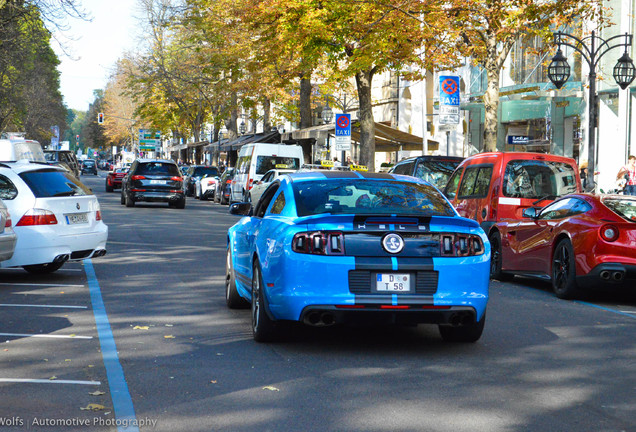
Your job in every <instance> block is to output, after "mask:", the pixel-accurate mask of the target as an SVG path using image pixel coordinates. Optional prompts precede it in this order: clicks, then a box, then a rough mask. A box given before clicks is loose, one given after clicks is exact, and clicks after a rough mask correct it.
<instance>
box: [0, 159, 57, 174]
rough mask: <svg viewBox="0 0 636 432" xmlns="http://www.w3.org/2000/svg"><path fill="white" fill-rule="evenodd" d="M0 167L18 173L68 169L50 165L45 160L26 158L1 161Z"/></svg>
mask: <svg viewBox="0 0 636 432" xmlns="http://www.w3.org/2000/svg"><path fill="white" fill-rule="evenodd" d="M0 168H6V169H10V170H11V171H14V172H16V173H18V174H20V173H23V172H28V171H37V170H41V169H47V170H50V169H53V170H56V171H63V172H65V171H66V170H65V169H64V168H60V167H58V166H56V165H49V164H47V163H45V162H31V161H28V160H26V159H23V160H20V161H17V162H0Z"/></svg>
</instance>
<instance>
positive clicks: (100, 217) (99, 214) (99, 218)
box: [95, 210, 102, 221]
mask: <svg viewBox="0 0 636 432" xmlns="http://www.w3.org/2000/svg"><path fill="white" fill-rule="evenodd" d="M95 220H96V221H100V220H102V212H101V210H97V212H96V213H95Z"/></svg>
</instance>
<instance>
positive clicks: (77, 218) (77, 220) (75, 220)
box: [66, 213, 88, 225]
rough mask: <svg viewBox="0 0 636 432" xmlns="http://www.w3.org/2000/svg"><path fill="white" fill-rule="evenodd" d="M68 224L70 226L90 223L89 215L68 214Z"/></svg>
mask: <svg viewBox="0 0 636 432" xmlns="http://www.w3.org/2000/svg"><path fill="white" fill-rule="evenodd" d="M66 222H67V223H68V224H69V225H74V224H83V223H88V213H73V214H67V215H66Z"/></svg>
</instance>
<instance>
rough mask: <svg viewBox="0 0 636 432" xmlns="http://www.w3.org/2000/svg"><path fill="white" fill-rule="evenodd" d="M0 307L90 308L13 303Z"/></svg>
mask: <svg viewBox="0 0 636 432" xmlns="http://www.w3.org/2000/svg"><path fill="white" fill-rule="evenodd" d="M0 307H34V308H60V309H88V306H67V305H36V304H13V303H0Z"/></svg>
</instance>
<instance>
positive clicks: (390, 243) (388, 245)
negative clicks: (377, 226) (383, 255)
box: [382, 233, 404, 254]
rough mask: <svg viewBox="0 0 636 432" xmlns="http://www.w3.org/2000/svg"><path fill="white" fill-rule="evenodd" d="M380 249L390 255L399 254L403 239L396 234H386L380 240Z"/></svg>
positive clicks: (402, 247) (402, 246)
mask: <svg viewBox="0 0 636 432" xmlns="http://www.w3.org/2000/svg"><path fill="white" fill-rule="evenodd" d="M382 247H383V248H384V250H385V251H387V252H388V253H390V254H396V253H400V252H402V249H404V239H403V238H402V237H400V236H399V235H397V234H393V233H391V234H387V235H385V236H384V238H383V239H382Z"/></svg>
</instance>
